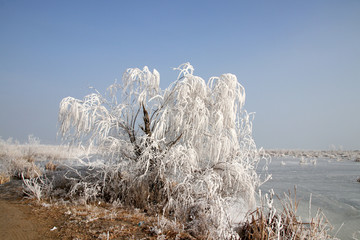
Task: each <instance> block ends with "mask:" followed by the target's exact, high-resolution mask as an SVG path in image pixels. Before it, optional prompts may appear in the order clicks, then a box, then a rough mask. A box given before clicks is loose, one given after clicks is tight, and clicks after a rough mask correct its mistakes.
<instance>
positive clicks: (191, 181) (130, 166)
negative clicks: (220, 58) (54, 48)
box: [59, 63, 260, 238]
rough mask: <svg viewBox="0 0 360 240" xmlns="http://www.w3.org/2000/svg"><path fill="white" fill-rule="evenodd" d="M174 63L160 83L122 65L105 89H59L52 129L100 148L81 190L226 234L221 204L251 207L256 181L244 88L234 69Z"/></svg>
mask: <svg viewBox="0 0 360 240" xmlns="http://www.w3.org/2000/svg"><path fill="white" fill-rule="evenodd" d="M175 70H178V71H179V75H178V77H177V80H176V81H175V82H173V83H172V84H171V85H170V86H169V87H168V88H167V89H165V90H164V91H163V90H161V89H160V88H159V82H160V74H159V73H158V72H157V71H156V70H153V71H152V72H151V71H149V69H148V68H147V67H144V68H143V70H140V69H138V68H131V69H127V70H126V72H125V73H124V74H123V77H122V82H121V83H117V82H115V83H114V84H112V85H111V86H110V87H109V88H108V89H107V92H106V93H105V94H104V95H102V94H100V93H99V92H98V91H96V90H95V91H94V93H92V94H89V95H87V96H85V98H84V99H83V100H79V99H75V98H72V97H67V98H64V99H63V100H62V101H61V103H60V111H59V123H60V124H59V128H60V129H59V132H60V133H61V134H62V136H63V137H65V138H68V139H71V140H75V141H82V142H86V143H87V144H88V146H89V147H96V149H97V150H98V151H100V153H101V159H103V160H102V161H96V162H95V163H93V165H92V166H93V167H95V168H96V167H97V168H99V169H102V170H103V171H102V172H101V173H102V174H100V176H101V178H100V180H99V181H98V182H96V184H97V186H96V187H95V186H94V187H93V189H97V190H96V191H95V190H93V191H89V192H91V193H94V191H95V195H96V196H97V197H99V196H100V197H104V198H106V199H108V200H110V201H114V200H116V199H118V200H120V201H121V202H122V203H124V204H129V205H133V206H135V207H140V208H143V209H146V210H148V211H157V212H161V213H162V214H164V215H165V216H167V217H168V218H170V219H173V220H176V221H180V222H182V223H183V224H185V228H186V229H187V230H189V231H193V232H194V233H195V234H196V233H201V234H205V235H207V236H209V237H214V238H218V237H220V238H227V237H229V236H231V234H233V233H234V232H233V231H232V228H231V220H230V215H229V214H230V212H231V211H233V210H234V206H237V210H238V211H239V212H243V213H245V212H247V211H248V210H251V209H252V208H253V207H254V206H255V197H254V196H255V189H256V187H257V186H258V185H259V183H260V179H259V176H258V175H257V173H256V172H255V169H256V166H257V164H258V162H259V160H260V155H259V151H258V150H257V148H256V145H255V143H254V140H253V138H252V122H251V115H249V114H248V113H247V112H246V111H245V110H244V109H243V106H244V103H245V90H244V88H243V86H241V85H240V84H239V82H238V80H237V78H236V76H235V75H233V74H223V75H221V76H220V77H212V78H210V79H209V81H208V82H207V83H206V82H205V81H204V80H203V79H202V78H201V77H198V76H195V75H193V71H194V68H193V67H192V66H191V65H190V64H189V63H185V64H182V65H181V66H179V67H178V68H176V69H175ZM98 158H100V156H98ZM94 184H95V183H94ZM86 186H90V183H87V184H86ZM231 209H232V210H231Z"/></svg>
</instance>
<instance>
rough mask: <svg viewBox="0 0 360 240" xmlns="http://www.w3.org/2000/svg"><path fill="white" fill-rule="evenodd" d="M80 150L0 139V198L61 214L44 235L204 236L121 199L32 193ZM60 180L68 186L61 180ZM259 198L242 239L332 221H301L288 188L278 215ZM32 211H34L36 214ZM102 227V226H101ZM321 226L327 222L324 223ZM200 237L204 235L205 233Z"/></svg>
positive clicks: (342, 154) (325, 154)
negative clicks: (110, 200)
mask: <svg viewBox="0 0 360 240" xmlns="http://www.w3.org/2000/svg"><path fill="white" fill-rule="evenodd" d="M265 153H266V154H268V155H270V156H271V157H280V158H281V157H284V158H289V157H293V158H301V157H305V158H329V159H336V160H338V161H340V160H341V161H356V160H357V159H358V158H359V154H360V153H359V151H357V150H355V151H343V150H327V151H306V150H273V149H272V150H265ZM84 155H85V152H84V148H73V149H72V150H69V146H54V145H42V144H40V143H39V142H36V143H26V144H20V143H18V142H14V141H10V140H8V141H4V140H1V142H0V164H1V165H0V166H1V173H0V177H1V186H0V192H1V193H0V198H1V201H3V202H4V201H7V202H9V204H10V205H11V206H17V207H19V208H22V207H20V205H24V206H27V208H28V209H31V211H30V210H29V211H30V212H32V213H31V215H32V217H34V218H37V217H43V216H44V215H46V214H52V215H56V218H59V219H62V222H58V225H57V226H53V227H56V230H52V231H51V229H49V225H47V228H46V229H43V230H44V231H45V230H46V231H47V233H46V235H44V236H47V238H48V239H57V238H58V237H61V238H63V239H73V238H78V239H96V238H98V239H128V238H131V237H133V239H159V236H163V237H164V238H165V239H175V237H176V236H177V237H178V239H201V238H202V237H201V236H196V238H195V237H194V236H193V235H191V234H190V233H188V232H186V231H185V230H184V229H183V228H182V227H181V226H179V225H178V226H176V224H174V223H173V222H170V221H168V220H166V218H163V217H160V215H157V216H156V214H154V215H152V213H150V212H146V211H145V212H144V211H143V210H140V209H136V208H129V207H127V206H123V205H121V204H119V203H118V204H116V203H115V204H114V203H112V204H110V203H106V202H99V201H98V202H96V201H84V200H82V199H77V200H75V201H71V199H67V200H66V199H62V198H59V197H58V198H56V197H55V196H54V195H53V196H51V197H50V198H48V197H47V196H46V194H44V193H43V195H36V194H35V193H36V191H40V189H39V190H36V188H33V189H32V190H30V188H31V186H33V187H34V186H37V183H39V179H42V178H41V177H44V176H46V178H47V179H51V178H52V180H53V181H54V179H55V178H54V176H56V175H63V174H64V173H65V171H68V170H69V169H67V167H68V166H66V165H64V164H62V163H65V162H66V161H68V160H72V161H77V160H76V159H79V158H80V157H81V156H84ZM29 166H32V167H29ZM21 175H23V176H24V179H21ZM10 180H11V183H10ZM32 180H33V181H32ZM358 181H359V180H358ZM56 184H60V183H54V182H53V185H56ZM62 184H64V185H66V183H64V182H63V183H62ZM29 187H30V188H29ZM55 188H56V187H55ZM61 188H66V187H65V186H62V187H58V189H57V191H59V192H58V193H57V194H58V196H61V193H60V192H61V190H60V189H61ZM11 189H12V190H11ZM41 191H44V189H41ZM5 192H6V193H7V196H6V197H4V196H5V195H6V194H5ZM9 192H10V193H9ZM11 192H12V193H11ZM4 194H5V195H4ZM293 194H294V193H293ZM295 194H296V193H295ZM9 196H10V197H9ZM271 197H274V196H271ZM29 198H30V199H29ZM24 199H25V200H24ZM26 199H28V200H26ZM285 200H286V201H285ZM262 201H263V204H262V206H259V207H258V208H257V209H256V210H255V211H253V212H251V213H248V220H247V221H244V222H243V223H242V224H240V225H239V226H238V227H237V232H238V233H239V235H240V236H241V237H242V239H276V237H277V236H275V235H274V234H275V231H269V229H270V228H276V224H277V223H279V221H281V222H283V223H286V224H285V225H286V226H287V228H286V231H293V232H295V233H297V234H299V236H300V235H301V234H304V232H306V231H309V229H310V228H311V227H312V228H313V230H312V231H317V232H321V231H323V232H322V234H326V232H327V231H329V230H330V225H329V224H327V223H326V217H325V216H324V215H322V213H321V212H318V213H317V216H315V218H314V219H313V221H312V222H300V221H299V220H298V218H297V216H296V208H297V204H298V202H297V200H296V196H293V197H291V193H288V194H287V195H284V196H283V197H282V198H281V199H280V201H282V202H283V204H282V206H283V209H282V210H281V211H279V212H281V213H280V214H279V215H275V214H274V211H275V209H271V208H267V209H265V208H266V207H265V206H268V205H269V204H264V202H265V201H271V200H270V198H269V196H267V198H263V200H262ZM19 204H20V205H19ZM6 206H7V205H6ZM40 209H41V210H40ZM34 212H37V213H36V214H34ZM39 212H40V213H41V214H39ZM46 212H47V213H46ZM272 214H273V215H272ZM315 219H316V221H315ZM74 223H76V224H74ZM101 226H106V227H104V228H102V227H101ZM324 226H326V227H325V228H324ZM269 227H270V228H269ZM290 228H293V229H290ZM315 228H316V230H315ZM266 229H268V230H266ZM110 236H111V238H110ZM108 237H109V238H108ZM203 238H205V237H204V236H203ZM4 239H6V238H4ZM34 239H36V238H34ZM299 239H301V237H299Z"/></svg>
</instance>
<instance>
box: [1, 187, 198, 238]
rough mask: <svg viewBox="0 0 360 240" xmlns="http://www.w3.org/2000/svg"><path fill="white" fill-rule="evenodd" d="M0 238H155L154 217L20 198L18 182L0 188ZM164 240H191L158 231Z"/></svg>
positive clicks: (103, 207)
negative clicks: (163, 236) (163, 235)
mask: <svg viewBox="0 0 360 240" xmlns="http://www.w3.org/2000/svg"><path fill="white" fill-rule="evenodd" d="M0 213H1V214H0V239H2V240H7V239H12V240H17V239H21V240H26V239H29V240H30V239H156V238H157V236H156V231H154V228H155V227H156V223H157V218H156V217H151V216H146V214H144V213H141V212H140V211H136V210H130V209H124V208H120V207H114V206H112V205H109V204H105V203H97V204H93V205H86V206H84V205H79V204H78V205H76V204H71V203H67V202H62V203H61V204H60V203H52V204H49V203H46V202H41V203H40V202H37V201H35V200H26V199H24V196H23V193H22V181H21V180H12V181H10V182H8V183H6V184H2V185H0ZM162 234H165V235H166V239H174V238H175V236H176V235H178V239H193V238H192V237H191V236H189V235H188V234H185V233H183V234H177V233H175V232H173V231H168V232H162Z"/></svg>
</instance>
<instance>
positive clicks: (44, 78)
mask: <svg viewBox="0 0 360 240" xmlns="http://www.w3.org/2000/svg"><path fill="white" fill-rule="evenodd" d="M184 62H191V64H192V65H193V66H194V67H195V74H197V75H199V76H201V77H203V78H204V79H208V78H209V77H211V76H219V75H220V74H222V73H228V72H230V73H233V74H235V75H237V77H238V79H239V82H240V83H241V84H242V85H243V86H244V87H245V89H246V95H247V100H246V101H247V102H246V105H245V108H246V109H247V110H248V111H249V112H256V117H255V120H254V126H253V127H254V138H255V141H256V142H257V145H258V146H259V147H265V148H291V149H329V148H330V146H331V145H334V146H336V147H340V146H343V148H345V149H360V138H359V137H360V107H359V103H360V1H358V0H346V1H339V0H338V1H332V0H314V1H310V0H309V1H250V0H249V1H155V0H154V1H137V0H132V1H18V0H0V84H1V85H0V136H2V138H3V139H7V138H8V137H13V138H15V139H18V140H20V141H24V140H26V139H27V136H28V135H29V134H33V135H35V136H37V137H39V138H40V139H41V140H42V141H43V142H45V143H55V142H56V132H57V112H58V105H59V102H60V101H61V99H62V98H64V97H67V96H73V97H76V98H82V97H83V96H84V95H86V94H88V93H90V90H89V89H88V87H89V86H94V87H96V88H97V89H99V90H100V91H103V90H104V89H105V88H106V87H107V86H108V85H110V84H111V83H112V82H113V81H114V79H116V78H118V79H119V78H121V75H122V73H123V71H124V70H125V69H126V68H129V67H143V66H145V65H147V66H149V67H150V68H156V69H157V70H158V71H159V72H160V74H161V87H162V88H165V87H167V86H168V85H169V83H171V82H172V81H174V80H175V78H176V76H177V73H176V72H174V71H172V68H173V67H177V66H178V65H180V64H181V63H184Z"/></svg>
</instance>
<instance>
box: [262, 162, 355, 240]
mask: <svg viewBox="0 0 360 240" xmlns="http://www.w3.org/2000/svg"><path fill="white" fill-rule="evenodd" d="M269 173H270V174H272V179H271V180H269V181H268V182H266V183H265V184H264V185H262V186H261V190H262V191H263V192H265V191H267V190H269V189H271V188H273V189H274V191H275V193H276V194H278V195H279V196H282V193H284V192H288V190H291V192H293V190H294V186H296V192H297V198H298V199H300V208H299V211H298V215H300V216H301V217H302V219H308V216H309V207H308V206H309V199H310V194H312V201H311V207H312V212H313V215H314V212H315V211H316V210H317V209H318V208H320V209H321V210H322V211H323V212H324V213H325V215H326V217H327V218H328V220H329V221H330V223H331V224H332V225H333V227H334V230H333V232H332V234H335V233H336V232H337V231H338V230H339V228H340V226H341V225H342V224H343V226H342V227H341V228H340V230H339V231H338V233H337V235H336V236H337V237H338V238H340V239H344V240H347V239H354V238H353V234H354V233H357V238H358V239H360V183H359V182H357V181H356V180H357V179H358V178H359V177H360V162H354V161H351V160H343V161H336V160H333V159H324V158H319V159H315V158H313V159H311V158H309V159H300V158H290V157H287V158H273V159H272V161H271V163H270V165H269ZM355 239H356V238H355Z"/></svg>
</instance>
